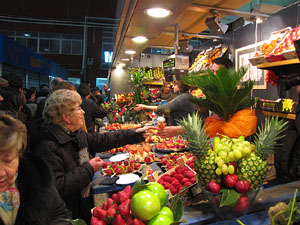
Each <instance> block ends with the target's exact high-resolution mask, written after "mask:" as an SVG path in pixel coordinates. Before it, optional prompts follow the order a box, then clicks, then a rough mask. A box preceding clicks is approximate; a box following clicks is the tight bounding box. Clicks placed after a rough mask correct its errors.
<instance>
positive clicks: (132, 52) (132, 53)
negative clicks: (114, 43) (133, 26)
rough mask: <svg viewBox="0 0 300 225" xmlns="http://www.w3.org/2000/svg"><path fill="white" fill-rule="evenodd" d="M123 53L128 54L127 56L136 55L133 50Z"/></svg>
mask: <svg viewBox="0 0 300 225" xmlns="http://www.w3.org/2000/svg"><path fill="white" fill-rule="evenodd" d="M125 53H126V54H128V55H134V54H135V53H136V51H134V50H126V51H125Z"/></svg>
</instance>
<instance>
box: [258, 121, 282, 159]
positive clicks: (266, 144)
mask: <svg viewBox="0 0 300 225" xmlns="http://www.w3.org/2000/svg"><path fill="white" fill-rule="evenodd" d="M287 123H288V122H287V121H284V120H278V117H269V116H268V117H266V119H265V121H264V124H263V123H262V124H261V127H258V132H257V133H256V135H255V136H254V144H255V147H256V148H255V153H256V154H257V155H259V156H260V157H261V158H262V159H263V160H266V158H267V157H268V156H269V155H270V154H272V153H273V152H274V150H275V149H276V147H278V143H277V141H278V140H280V139H281V138H283V137H284V136H285V135H284V134H283V132H284V131H285V130H286V129H287V126H286V125H287Z"/></svg>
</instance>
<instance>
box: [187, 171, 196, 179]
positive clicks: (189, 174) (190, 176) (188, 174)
mask: <svg viewBox="0 0 300 225" xmlns="http://www.w3.org/2000/svg"><path fill="white" fill-rule="evenodd" d="M185 176H186V177H187V178H192V177H194V176H195V175H194V173H193V172H192V171H188V172H186V174H185Z"/></svg>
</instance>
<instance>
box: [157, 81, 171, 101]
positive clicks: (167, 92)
mask: <svg viewBox="0 0 300 225" xmlns="http://www.w3.org/2000/svg"><path fill="white" fill-rule="evenodd" d="M171 89H172V85H171V83H170V82H165V83H164V85H163V87H162V93H161V95H160V98H161V99H162V100H165V101H166V102H170V101H171V100H172V99H173V98H175V95H174V94H173V93H172V91H171Z"/></svg>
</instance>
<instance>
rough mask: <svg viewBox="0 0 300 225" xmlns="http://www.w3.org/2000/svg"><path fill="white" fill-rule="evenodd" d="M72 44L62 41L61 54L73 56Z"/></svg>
mask: <svg viewBox="0 0 300 225" xmlns="http://www.w3.org/2000/svg"><path fill="white" fill-rule="evenodd" d="M71 46H72V42H71V41H67V40H62V42H61V53H62V54H71V50H72V49H71Z"/></svg>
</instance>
